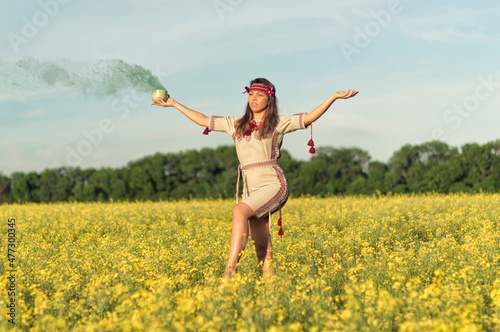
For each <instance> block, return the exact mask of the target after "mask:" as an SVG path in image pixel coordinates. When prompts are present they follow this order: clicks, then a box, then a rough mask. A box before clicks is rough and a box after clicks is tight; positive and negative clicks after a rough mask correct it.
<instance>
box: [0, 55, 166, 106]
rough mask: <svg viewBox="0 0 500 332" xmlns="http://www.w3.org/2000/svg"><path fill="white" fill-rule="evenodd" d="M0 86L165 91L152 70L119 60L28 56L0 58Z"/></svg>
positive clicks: (88, 92)
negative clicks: (17, 58)
mask: <svg viewBox="0 0 500 332" xmlns="http://www.w3.org/2000/svg"><path fill="white" fill-rule="evenodd" d="M0 87H3V88H13V89H20V88H21V89H22V88H24V89H32V90H37V89H47V88H49V87H67V88H71V89H73V90H76V91H79V92H81V93H83V94H85V95H95V96H97V97H106V96H109V95H112V94H115V93H117V92H118V91H120V90H123V89H130V88H132V89H135V90H137V91H139V92H144V93H146V92H150V91H151V90H154V89H163V90H166V89H165V87H164V86H163V85H162V84H161V82H160V80H159V78H158V77H157V76H156V75H154V74H153V73H152V72H151V70H149V69H146V68H144V67H141V66H139V65H136V64H129V63H126V62H125V61H123V60H119V59H112V60H98V61H94V62H78V61H72V60H67V59H62V60H58V61H38V60H36V59H34V58H31V57H28V58H24V59H22V60H20V61H18V62H16V63H9V62H4V61H1V62H0Z"/></svg>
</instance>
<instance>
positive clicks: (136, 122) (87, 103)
mask: <svg viewBox="0 0 500 332" xmlns="http://www.w3.org/2000/svg"><path fill="white" fill-rule="evenodd" d="M499 14H500V3H498V1H493V0H491V1H477V2H472V1H447V0H444V1H427V0H423V1H415V0H413V1H406V0H404V1H403V0H402V1H397V0H390V1H378V0H355V1H349V2H347V1H331V0H328V1H326V0H319V1H309V2H306V1H290V0H288V1H284V0H273V1H260V0H255V1H248V0H206V1H205V0H199V1H194V0H187V1H186V0H185V1H154V0H146V1H138V0H137V1H132V0H128V1H123V0H122V1H116V0H111V1H105V2H104V1H94V0H89V1H85V2H84V1H78V0H40V1H23V2H2V3H1V4H0V50H2V51H1V52H0V115H1V120H0V171H1V172H2V173H3V174H6V175H9V174H11V173H12V172H14V171H24V172H27V171H32V170H34V171H42V170H43V169H45V168H53V167H58V166H64V165H66V166H79V167H82V168H88V167H95V168H100V167H121V166H124V165H126V163H127V162H129V161H131V160H135V159H138V158H141V157H143V156H146V155H151V154H154V153H156V152H161V153H167V152H178V151H182V150H187V149H199V148H202V147H215V146H218V145H222V144H225V145H230V144H232V141H231V139H230V137H229V136H227V135H226V134H222V133H211V134H210V135H209V136H204V135H202V132H203V128H201V127H198V126H197V125H195V124H193V123H191V122H190V121H189V120H187V119H186V118H185V117H184V116H183V115H182V114H180V113H179V112H177V111H176V110H175V109H170V108H169V109H163V108H159V107H153V106H150V93H149V91H148V89H147V88H144V87H141V88H134V87H133V86H132V85H130V84H125V83H126V82H124V81H123V84H121V82H122V81H121V78H118V79H116V77H115V80H118V81H116V82H114V83H113V84H115V87H116V91H115V92H114V93H104V92H103V91H104V90H103V87H104V86H105V85H106V84H108V83H109V82H108V79H109V75H107V71H108V69H109V63H110V62H111V61H116V60H113V59H119V60H122V61H123V62H124V63H125V64H126V65H127V66H133V65H137V66H140V67H143V68H145V69H147V70H150V71H151V73H152V74H153V75H155V76H156V77H157V78H158V79H159V80H160V82H161V83H162V84H163V85H164V86H165V87H166V88H167V89H168V91H169V93H170V94H171V95H172V97H174V98H175V99H176V100H177V101H179V102H180V103H182V104H184V105H186V106H188V107H191V108H193V109H196V110H198V111H200V112H202V113H204V114H207V115H210V114H214V115H230V116H237V115H241V114H242V113H243V110H244V107H245V104H246V95H243V94H242V92H243V91H244V86H245V85H247V84H248V82H249V81H250V80H251V79H253V78H255V77H266V78H268V79H270V80H271V81H272V82H273V83H274V84H275V86H276V87H277V97H278V100H279V106H280V112H281V113H282V114H291V113H299V112H308V111H310V110H312V109H313V108H315V107H316V106H317V105H319V104H320V103H322V102H323V101H324V100H325V99H326V98H327V97H328V96H330V95H331V94H332V93H334V92H335V91H338V90H347V89H350V88H352V89H357V90H360V93H359V95H358V96H356V97H355V98H353V99H350V100H339V101H336V102H335V103H334V104H333V105H332V107H331V109H330V110H329V111H328V112H327V113H326V114H325V115H324V116H323V117H321V118H320V119H319V120H318V122H316V123H315V124H314V125H313V130H314V140H315V142H316V145H317V146H328V145H329V146H334V147H352V146H354V147H359V148H361V149H363V150H366V151H368V152H369V154H370V155H371V157H372V160H380V161H384V162H386V161H388V159H389V158H390V157H391V155H392V154H393V152H395V151H396V150H398V149H399V148H400V147H401V146H402V145H404V144H419V143H422V142H426V141H430V140H433V139H438V140H441V141H444V142H446V143H448V144H449V145H451V146H457V147H459V146H461V145H462V144H464V143H472V142H477V143H486V142H488V141H492V140H496V139H498V138H500V135H499V134H498V132H499V131H498V129H497V126H498V123H499V122H500V114H499V112H498V108H499V107H498V106H499V105H500V64H499V62H498V55H499V54H500V24H499V23H498V17H499ZM27 59H28V60H27ZM26 63H31V64H32V65H33V64H34V65H33V66H32V67H30V68H31V69H30V70H27V69H26V68H24V67H23V66H22V65H21V64H26ZM41 67H43V68H45V69H44V70H45V71H44V72H43V73H40V72H39V68H41ZM47 68H48V69H47ZM51 68H52V69H51ZM61 68H62V69H61ZM51 70H52V71H51ZM55 70H59V72H60V71H61V70H63V71H64V72H65V73H66V72H68V73H70V74H71V75H70V76H71V77H73V76H77V79H73V78H71V77H70V78H68V80H67V81H64V80H61V79H59V77H62V76H57V75H56V76H54V75H55V74H53V72H54V71H55ZM47 75H48V76H47ZM72 75H73V76H72ZM67 76H68V75H66V77H67ZM120 77H121V76H120ZM81 82H84V83H85V87H82V84H83V83H81ZM309 135H310V133H309V132H308V131H299V132H295V133H292V134H289V135H287V136H286V137H285V140H284V144H283V148H284V149H287V150H288V151H289V152H290V153H291V154H292V156H293V157H295V158H297V159H303V160H306V159H308V158H309V157H310V155H309V154H308V152H307V151H308V147H307V145H306V143H307V141H308V140H309Z"/></svg>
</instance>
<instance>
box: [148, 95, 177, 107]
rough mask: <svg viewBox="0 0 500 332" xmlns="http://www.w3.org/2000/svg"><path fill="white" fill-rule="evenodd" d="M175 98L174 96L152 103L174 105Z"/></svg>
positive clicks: (166, 105)
mask: <svg viewBox="0 0 500 332" xmlns="http://www.w3.org/2000/svg"><path fill="white" fill-rule="evenodd" d="M174 103H175V100H174V99H173V98H170V97H169V98H167V99H160V100H158V101H153V103H152V104H151V105H158V106H162V107H172V106H174Z"/></svg>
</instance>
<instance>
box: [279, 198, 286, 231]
mask: <svg viewBox="0 0 500 332" xmlns="http://www.w3.org/2000/svg"><path fill="white" fill-rule="evenodd" d="M279 207H280V217H279V219H278V226H279V227H280V230H279V232H278V235H279V236H282V235H283V234H285V233H283V227H282V225H281V224H282V219H281V202H279Z"/></svg>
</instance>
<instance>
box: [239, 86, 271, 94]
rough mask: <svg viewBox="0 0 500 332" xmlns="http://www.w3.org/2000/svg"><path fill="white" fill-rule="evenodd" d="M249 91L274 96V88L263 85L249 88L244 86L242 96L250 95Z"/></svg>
mask: <svg viewBox="0 0 500 332" xmlns="http://www.w3.org/2000/svg"><path fill="white" fill-rule="evenodd" d="M250 91H260V92H264V93H267V94H268V95H270V96H274V94H275V90H274V88H271V87H268V86H266V85H263V84H252V86H251V87H248V86H246V87H245V91H244V92H243V93H244V94H245V93H250Z"/></svg>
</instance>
